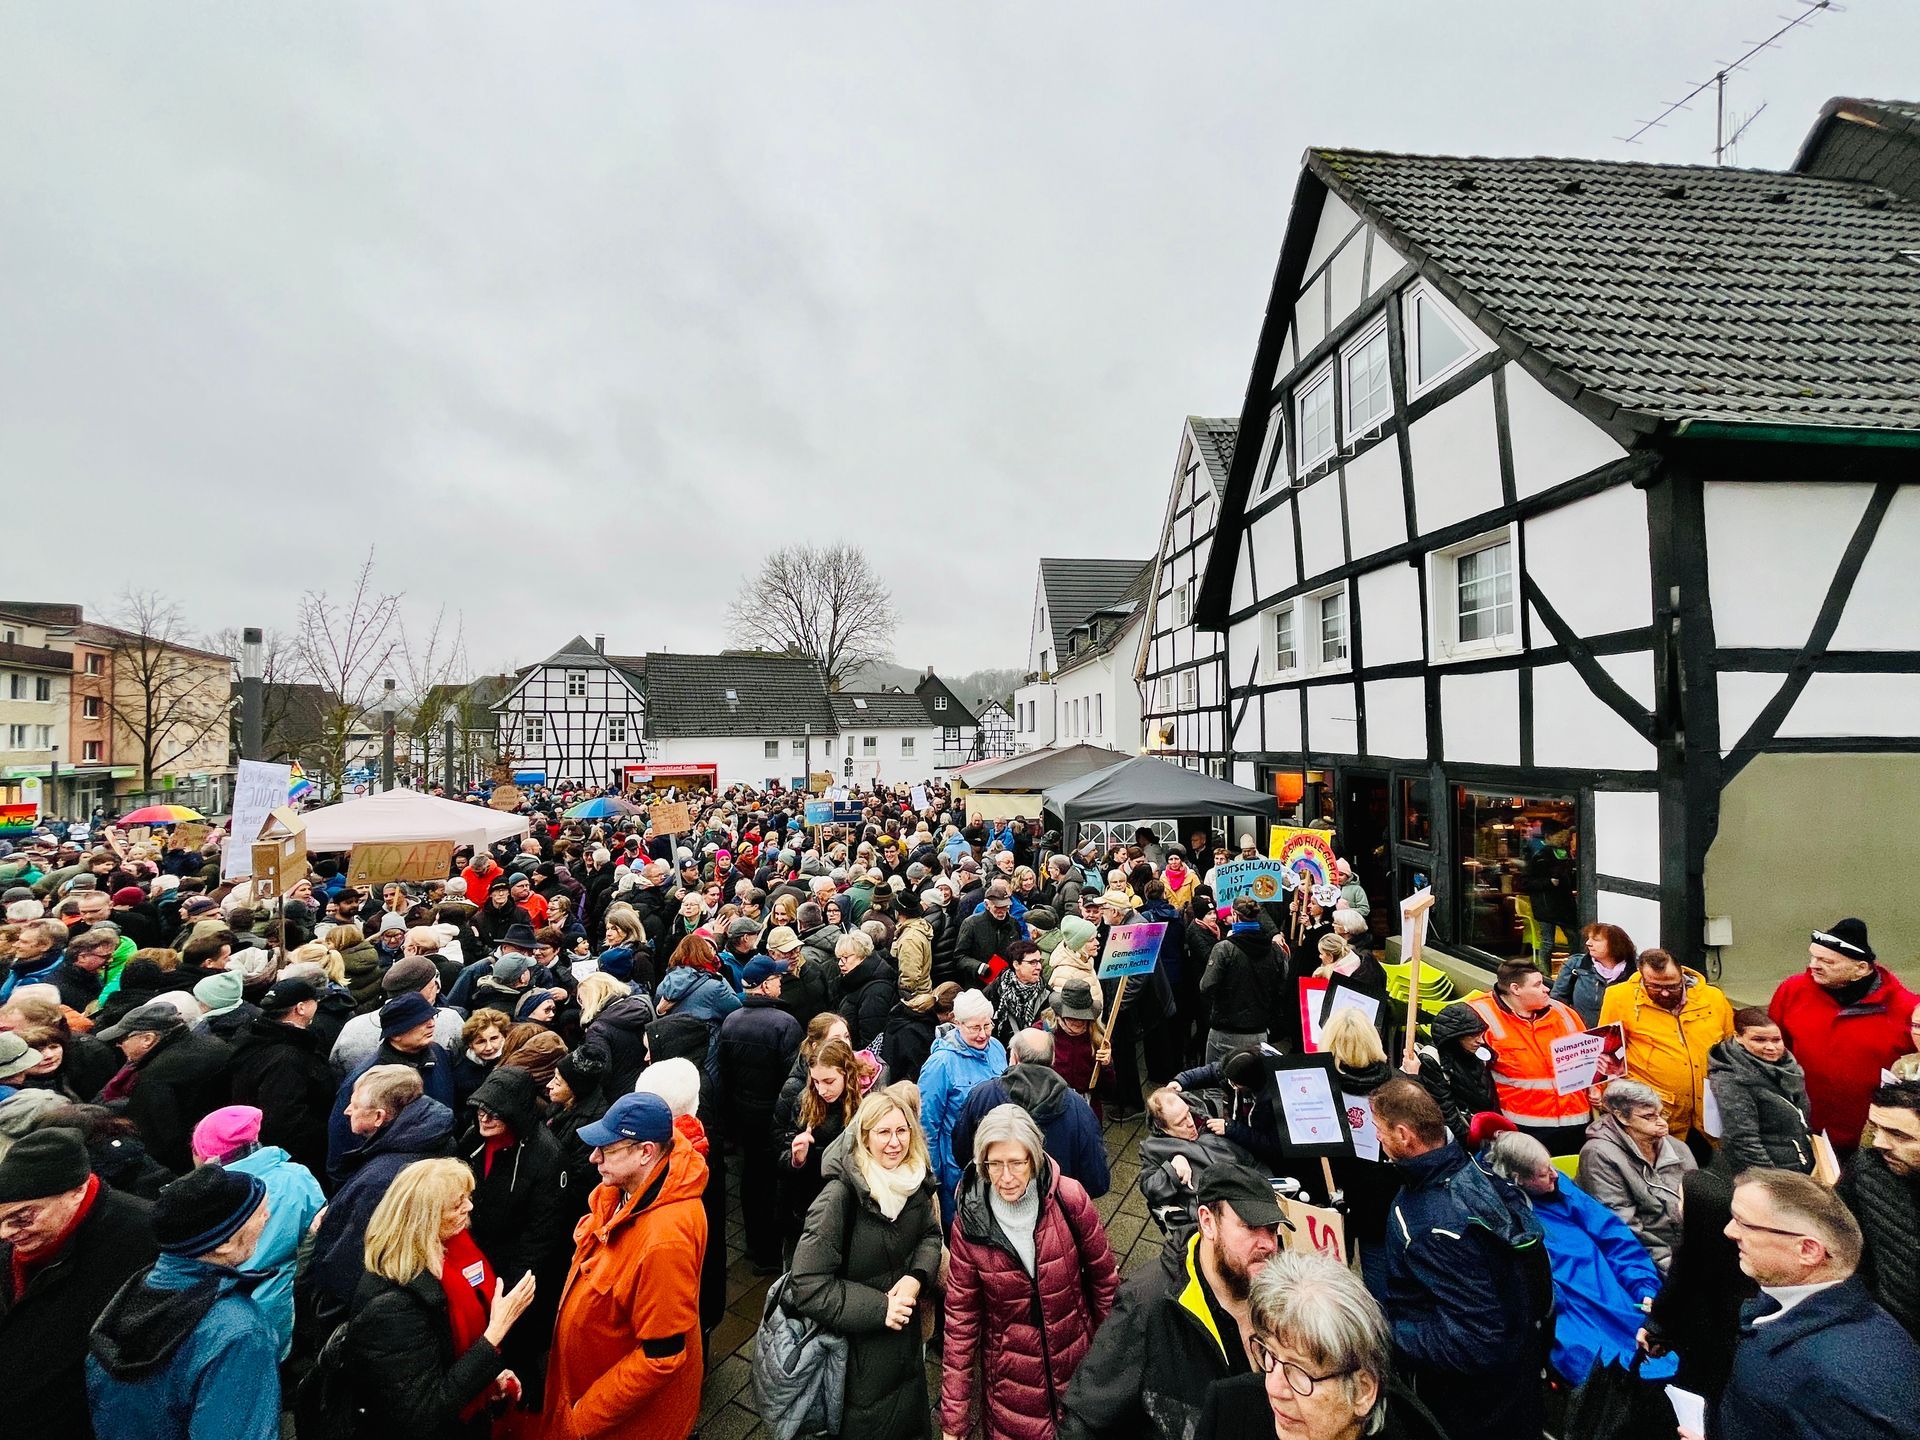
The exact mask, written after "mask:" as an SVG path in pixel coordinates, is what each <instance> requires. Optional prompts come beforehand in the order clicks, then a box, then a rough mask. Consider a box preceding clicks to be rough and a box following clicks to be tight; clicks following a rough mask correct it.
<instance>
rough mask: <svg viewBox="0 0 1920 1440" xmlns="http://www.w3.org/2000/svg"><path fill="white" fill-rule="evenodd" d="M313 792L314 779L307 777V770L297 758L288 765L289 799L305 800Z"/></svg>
mask: <svg viewBox="0 0 1920 1440" xmlns="http://www.w3.org/2000/svg"><path fill="white" fill-rule="evenodd" d="M312 793H313V781H311V780H309V779H308V778H307V772H306V771H304V770H302V769H301V768H300V762H299V761H298V760H295V761H294V762H293V763H292V764H291V765H289V766H288V767H287V799H288V800H304V799H306V798H307V796H309V795H311V794H312Z"/></svg>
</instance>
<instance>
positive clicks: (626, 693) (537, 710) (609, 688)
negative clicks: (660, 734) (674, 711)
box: [493, 635, 648, 786]
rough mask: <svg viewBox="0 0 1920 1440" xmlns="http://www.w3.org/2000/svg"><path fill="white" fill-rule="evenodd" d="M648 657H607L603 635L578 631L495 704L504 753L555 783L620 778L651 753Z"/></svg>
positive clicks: (596, 783) (519, 766)
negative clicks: (648, 744)
mask: <svg viewBox="0 0 1920 1440" xmlns="http://www.w3.org/2000/svg"><path fill="white" fill-rule="evenodd" d="M621 661H624V662H625V663H624V664H622V663H616V662H621ZM643 662H644V657H641V656H609V655H607V653H606V637H605V636H600V635H596V636H595V637H594V639H593V643H592V644H591V645H589V644H588V643H587V641H586V637H584V636H581V635H576V636H574V637H573V638H572V639H571V640H569V641H568V642H567V643H566V644H565V645H562V646H561V647H560V648H559V649H558V650H556V651H554V652H553V654H551V655H549V656H548V657H547V658H546V659H545V660H542V661H541V662H540V663H539V664H538V665H530V666H528V667H527V668H526V669H525V670H523V671H521V672H520V675H519V678H518V680H517V681H516V683H515V684H514V686H513V688H512V689H511V690H509V691H508V692H507V693H506V694H505V695H504V696H502V697H501V698H500V699H499V700H498V701H497V702H495V704H494V706H493V711H494V714H495V715H496V716H498V717H499V727H500V728H499V752H500V755H501V756H502V758H504V759H506V760H508V761H509V762H510V763H511V764H512V766H513V768H514V769H515V770H516V771H518V772H522V773H531V774H544V775H545V776H546V783H547V784H549V785H556V786H559V785H589V786H601V785H618V784H620V783H622V777H623V776H624V775H625V773H626V768H627V767H628V766H629V765H640V764H644V763H645V761H646V760H647V758H648V756H647V747H646V740H645V733H646V713H647V700H646V693H645V691H644V689H643V688H642V687H643V686H644V684H645V672H644V670H643V669H642V668H641V667H642V664H643Z"/></svg>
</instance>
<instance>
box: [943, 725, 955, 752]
mask: <svg viewBox="0 0 1920 1440" xmlns="http://www.w3.org/2000/svg"><path fill="white" fill-rule="evenodd" d="M959 744H960V727H959V726H958V725H942V726H941V727H940V748H941V749H942V750H952V749H955V748H957V747H958V746H959Z"/></svg>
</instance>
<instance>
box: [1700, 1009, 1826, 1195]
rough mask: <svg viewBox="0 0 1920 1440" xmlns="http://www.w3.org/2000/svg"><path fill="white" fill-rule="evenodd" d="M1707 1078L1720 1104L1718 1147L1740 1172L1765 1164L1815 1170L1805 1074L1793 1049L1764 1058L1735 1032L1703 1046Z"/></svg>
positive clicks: (1810, 1171) (1735, 1170)
mask: <svg viewBox="0 0 1920 1440" xmlns="http://www.w3.org/2000/svg"><path fill="white" fill-rule="evenodd" d="M1707 1083H1708V1084H1709V1085H1711V1086H1712V1087H1713V1099H1714V1103H1715V1104H1716V1105H1717V1106H1718V1107H1719V1110H1720V1149H1721V1153H1722V1154H1724V1155H1725V1156H1726V1157H1727V1160H1728V1163H1729V1164H1730V1165H1731V1166H1732V1167H1733V1173H1734V1174H1736V1175H1738V1174H1739V1173H1740V1172H1741V1171H1742V1170H1746V1169H1750V1168H1752V1167H1753V1166H1755V1165H1763V1166H1767V1167H1770V1168H1772V1169H1778V1170H1797V1171H1799V1172H1800V1174H1802V1175H1811V1174H1812V1173H1813V1137H1812V1133H1811V1132H1810V1131H1809V1130H1808V1128H1807V1075H1806V1072H1805V1071H1804V1070H1802V1069H1801V1068H1800V1062H1799V1061H1798V1060H1795V1059H1794V1058H1793V1056H1792V1055H1790V1054H1788V1055H1783V1056H1781V1057H1780V1058H1779V1059H1778V1060H1762V1059H1761V1058H1760V1057H1759V1056H1758V1055H1755V1054H1753V1053H1752V1052H1751V1051H1749V1050H1748V1049H1747V1048H1746V1047H1745V1046H1743V1045H1742V1044H1741V1043H1740V1041H1739V1040H1738V1038H1735V1039H1731V1040H1722V1041H1721V1042H1720V1043H1719V1044H1718V1045H1716V1046H1714V1047H1713V1049H1711V1050H1709V1051H1708V1052H1707Z"/></svg>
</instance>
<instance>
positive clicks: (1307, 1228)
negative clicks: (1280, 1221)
mask: <svg viewBox="0 0 1920 1440" xmlns="http://www.w3.org/2000/svg"><path fill="white" fill-rule="evenodd" d="M1280 1213H1281V1214H1282V1215H1284V1216H1286V1217H1287V1223H1288V1224H1290V1225H1292V1226H1293V1228H1292V1229H1291V1230H1288V1231H1285V1232H1283V1243H1284V1244H1285V1246H1286V1248H1287V1249H1289V1250H1291V1251H1293V1252H1294V1253H1296V1254H1305V1255H1324V1256H1326V1257H1327V1258H1328V1259H1329V1260H1337V1261H1339V1262H1340V1263H1341V1264H1342V1265H1345V1264H1346V1263H1347V1224H1346V1221H1345V1220H1343V1219H1342V1218H1341V1217H1340V1212H1339V1211H1338V1210H1327V1209H1323V1208H1322V1207H1321V1206H1318V1205H1309V1204H1307V1202H1306V1201H1304V1200H1295V1199H1294V1198H1293V1197H1292V1196H1283V1197H1281V1200H1280Z"/></svg>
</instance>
